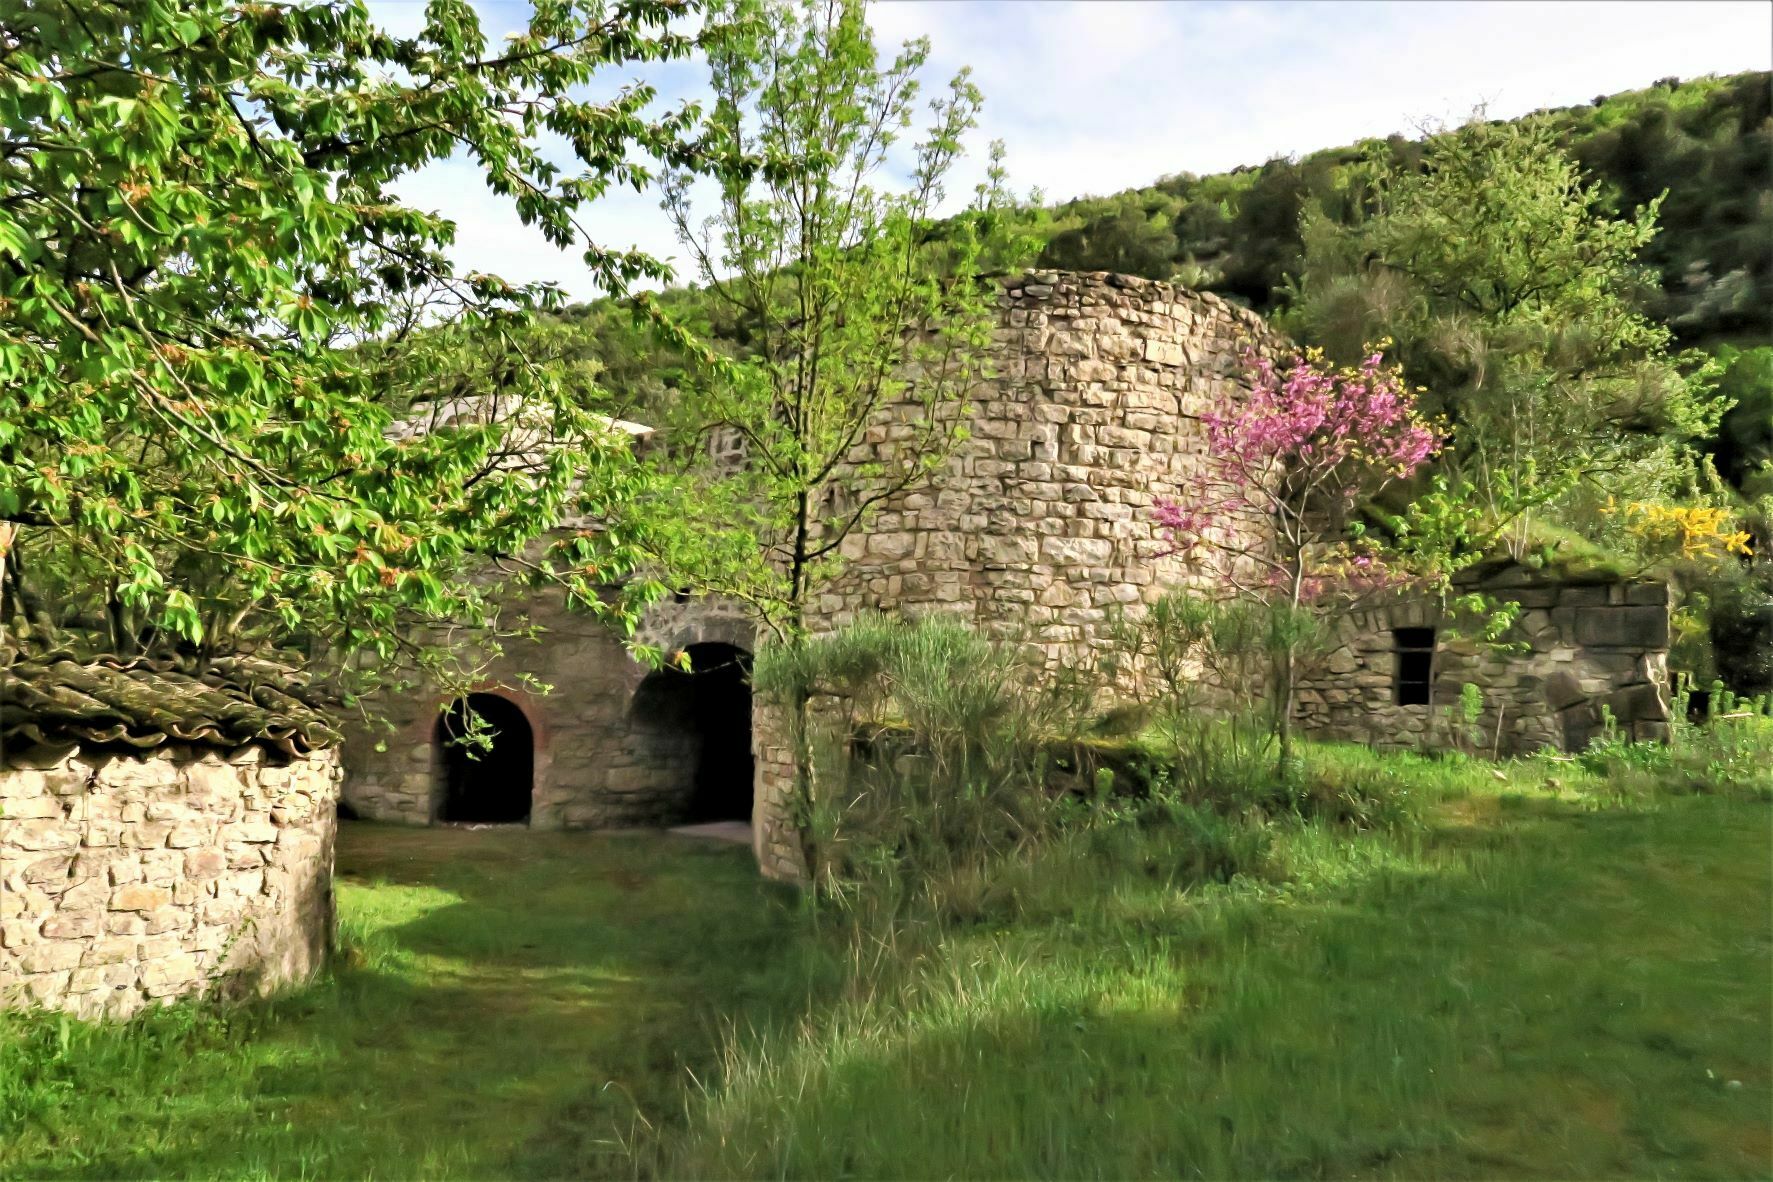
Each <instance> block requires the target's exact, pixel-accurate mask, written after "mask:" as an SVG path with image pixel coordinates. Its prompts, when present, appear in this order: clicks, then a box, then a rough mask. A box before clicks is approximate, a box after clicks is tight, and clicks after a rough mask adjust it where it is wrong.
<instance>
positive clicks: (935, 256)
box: [655, 0, 1031, 865]
mask: <svg viewBox="0 0 1773 1182" xmlns="http://www.w3.org/2000/svg"><path fill="white" fill-rule="evenodd" d="M714 15H715V17H716V19H717V20H718V21H719V22H720V23H721V25H722V27H723V28H724V29H725V34H724V35H723V36H722V37H721V38H719V39H717V40H715V41H713V42H712V43H711V44H710V46H709V51H708V56H709V62H710V68H711V72H712V77H713V90H714V95H715V102H714V106H713V109H712V112H711V115H710V119H709V127H710V138H711V141H712V143H713V145H714V146H715V147H716V149H717V153H718V155H719V157H720V158H722V159H728V160H743V161H746V162H748V164H749V166H748V167H746V168H744V169H743V170H737V171H728V172H726V173H725V174H723V175H722V176H721V177H720V178H718V181H719V183H718V184H717V185H714V186H713V187H712V188H711V189H709V190H708V191H706V192H704V191H703V189H702V188H701V187H699V186H697V185H696V184H694V183H693V180H694V178H693V177H691V176H689V175H686V174H684V173H681V172H680V173H676V174H673V176H672V177H671V182H670V184H669V185H668V187H667V198H666V202H665V208H666V211H667V213H668V214H669V215H670V217H671V220H672V222H673V223H674V224H675V226H676V229H677V233H678V236H679V238H680V240H681V241H682V243H683V245H684V247H685V249H686V250H687V251H688V253H689V256H690V258H691V260H692V261H693V263H694V266H695V270H696V272H697V275H698V278H699V279H700V280H701V281H702V283H703V284H704V285H705V287H706V289H707V291H708V292H709V293H710V295H711V297H712V299H713V300H715V301H717V302H719V303H721V304H724V305H725V306H726V308H727V315H728V316H729V317H730V318H731V319H732V320H733V322H734V323H735V326H736V335H737V336H738V337H739V339H740V344H739V346H738V347H737V348H736V349H735V350H734V355H731V356H728V357H725V358H720V359H710V360H712V361H713V363H712V364H709V365H708V366H707V367H706V368H705V370H704V371H703V372H702V373H700V374H699V375H696V376H695V377H694V378H692V379H691V380H688V381H686V382H685V384H684V387H683V388H682V389H680V391H679V393H678V397H677V398H676V399H675V400H674V403H673V406H672V409H671V414H670V415H669V417H668V419H667V421H666V423H665V427H666V430H667V437H668V438H669V439H670V440H671V442H672V445H673V450H672V451H671V452H669V453H666V452H660V453H656V454H657V455H658V457H659V459H660V461H661V463H662V464H663V465H664V466H665V467H666V468H667V469H668V470H669V471H670V473H671V475H672V476H673V477H674V478H676V479H677V480H678V481H679V482H680V483H679V485H678V487H679V489H680V490H681V492H680V495H678V496H675V497H672V498H670V499H664V498H661V499H660V501H659V502H658V503H659V504H660V505H661V507H662V509H663V510H664V512H663V514H662V516H663V517H664V518H665V519H666V520H665V521H664V522H663V523H661V525H660V527H659V529H658V531H657V533H656V534H655V537H656V538H658V539H659V540H660V541H661V542H663V543H664V544H663V545H662V546H661V553H660V562H661V565H662V566H663V567H665V568H666V569H681V570H683V571H684V572H685V573H684V576H683V581H684V582H685V583H689V584H691V585H694V586H697V587H698V588H700V589H702V590H705V591H709V592H715V593H720V594H725V595H729V596H733V597H736V598H739V599H741V600H743V601H745V602H747V603H748V604H749V605H750V606H751V608H752V609H753V610H754V612H755V614H756V616H757V618H758V620H759V622H760V623H761V624H762V625H763V626H764V627H765V629H766V630H768V632H769V633H770V634H772V635H773V636H774V637H775V639H776V641H777V642H778V643H781V644H786V645H790V646H792V645H796V644H799V643H801V642H802V640H803V639H804V636H805V632H806V620H807V610H808V605H809V603H810V602H812V600H813V597H814V596H815V595H816V594H817V593H818V591H819V589H820V588H821V586H823V585H824V584H825V583H826V582H827V581H828V580H829V579H830V578H831V577H832V576H833V575H834V574H835V573H836V570H837V569H838V563H839V558H840V554H841V551H842V548H843V545H844V542H845V540H846V539H848V538H849V537H850V536H851V535H852V534H853V533H854V532H855V531H856V530H857V529H858V528H859V527H861V526H862V525H863V523H864V522H865V521H866V520H867V519H868V517H869V515H870V513H871V512H872V511H873V510H874V509H875V508H876V507H877V506H879V505H880V504H882V503H883V502H885V501H886V500H888V499H889V498H891V497H893V496H895V495H896V494H898V493H900V492H902V491H904V490H906V489H908V488H910V487H911V486H913V485H914V484H916V483H917V482H919V481H920V480H923V479H925V478H926V477H928V476H929V475H931V474H932V473H934V472H935V471H936V470H937V469H938V468H939V467H940V466H941V464H942V462H943V460H944V459H945V458H946V457H947V456H948V455H949V454H951V450H952V447H953V445H954V444H955V443H956V442H957V441H958V440H960V439H962V438H964V428H963V426H962V423H963V419H964V415H963V413H962V410H963V407H964V404H965V400H966V398H967V396H968V394H969V392H970V391H971V390H972V389H973V387H974V385H975V384H976V383H977V382H978V381H979V380H980V379H981V378H982V377H984V376H985V375H986V374H987V372H988V366H989V354H988V347H989V344H990V339H991V332H992V329H993V326H994V320H995V315H996V303H997V298H998V289H997V287H996V285H995V284H993V283H991V282H990V281H989V280H988V279H986V278H985V277H983V276H982V274H981V272H982V271H985V270H986V269H988V268H991V267H995V266H1002V265H1005V264H1007V263H1009V262H1013V261H1015V259H1016V256H1017V255H1018V254H1019V253H1022V252H1023V251H1024V244H1022V243H1021V242H1020V241H1019V239H1018V235H1020V233H1021V231H1020V230H1017V229H1015V228H1014V225H1015V223H1014V221H1013V220H1012V219H1011V218H1008V217H1005V216H1003V215H1004V213H1005V212H1006V211H1005V209H1004V206H1005V204H1006V198H1005V194H1004V190H1003V184H1002V173H1001V169H1000V168H999V167H998V163H997V151H996V149H995V148H994V149H993V154H992V160H991V163H990V165H989V166H988V168H987V169H986V173H985V176H986V179H985V180H984V181H983V183H981V184H980V185H979V186H978V187H977V189H976V190H975V195H976V200H975V201H974V202H973V203H972V204H971V205H970V207H968V208H965V209H962V210H959V211H955V212H952V213H949V212H947V211H946V210H945V201H946V198H947V195H948V186H949V185H950V184H951V183H952V180H953V175H954V173H955V170H956V169H957V167H958V166H959V165H960V164H961V162H962V160H963V157H964V153H965V148H966V139H967V136H968V134H969V132H971V130H972V129H973V127H974V125H975V122H976V118H977V115H978V112H979V108H980V103H981V101H982V99H981V95H980V93H979V90H978V88H977V87H976V86H974V85H973V83H972V81H971V80H970V78H969V76H968V73H967V72H966V71H965V70H962V71H961V72H960V73H958V74H956V75H955V76H954V77H953V78H952V79H950V80H949V81H948V83H947V84H946V86H945V87H943V88H942V89H940V90H938V91H937V92H936V93H935V95H934V96H933V97H931V98H929V100H928V101H927V103H926V102H925V101H924V96H923V91H922V89H921V86H922V81H923V78H922V76H923V74H924V72H925V66H926V64H927V61H928V57H929V52H930V46H929V43H928V42H927V40H921V39H920V40H916V41H910V42H907V43H906V44H905V45H904V46H902V47H901V48H900V49H899V50H898V52H897V53H896V54H893V55H892V56H890V57H889V56H886V55H883V54H882V53H881V51H880V50H879V49H877V47H876V45H875V40H874V35H873V32H872V30H871V29H870V26H869V23H868V19H867V11H866V6H865V4H864V3H863V2H862V0H794V2H789V0H730V2H729V3H725V4H721V5H719V6H717V7H716V9H715V10H714ZM919 125H921V130H918V131H913V130H912V129H913V128H914V127H917V126H919ZM938 219H940V220H938ZM1030 245H1031V244H1030ZM888 416H891V417H892V420H893V426H892V428H891V429H890V430H885V431H884V432H877V433H875V434H872V435H871V434H870V431H871V429H872V428H878V427H881V426H882V425H883V420H884V419H885V418H887V417H888ZM710 443H713V444H715V445H717V446H715V447H712V448H711V447H710V446H709V445H710ZM721 444H731V445H733V446H732V447H729V448H724V449H723V448H722V447H721V446H718V445H721ZM734 450H736V452H737V462H730V461H732V460H733V459H734V455H733V451H734ZM711 453H714V454H712V455H711ZM673 522H675V523H677V525H676V527H675V528H676V532H675V533H673V532H672V529H673V525H672V523H673ZM783 706H784V709H785V711H786V713H787V714H788V716H789V719H788V723H789V726H790V729H791V731H792V733H793V735H794V736H798V738H796V739H795V741H794V743H793V746H794V747H795V750H796V762H797V770H796V777H795V781H796V783H795V800H794V801H793V802H792V803H791V806H790V812H791V813H792V814H794V815H795V816H796V817H797V819H799V820H800V821H801V823H802V836H803V843H804V841H805V840H806V837H805V835H806V828H805V818H806V817H807V816H808V814H809V808H810V793H811V791H812V786H811V776H812V771H811V763H810V760H811V757H810V754H809V748H808V745H807V742H806V733H807V728H806V721H807V717H806V706H807V702H806V696H805V693H804V692H802V691H800V690H796V691H794V692H792V693H790V694H789V695H788V700H787V701H785V702H784V703H783ZM812 862H813V858H812V857H811V855H810V852H808V863H809V865H810V864H812Z"/></svg>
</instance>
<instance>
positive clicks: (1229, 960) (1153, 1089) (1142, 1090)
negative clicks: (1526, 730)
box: [671, 800, 1773, 1178]
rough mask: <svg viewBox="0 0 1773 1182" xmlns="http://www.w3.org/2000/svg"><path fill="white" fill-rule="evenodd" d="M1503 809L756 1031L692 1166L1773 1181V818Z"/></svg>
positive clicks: (1090, 923)
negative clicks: (838, 1010) (1326, 875)
mask: <svg viewBox="0 0 1773 1182" xmlns="http://www.w3.org/2000/svg"><path fill="white" fill-rule="evenodd" d="M1495 808H1496V806H1495V805H1494V804H1493V803H1492V804H1489V805H1486V806H1485V812H1486V814H1488V815H1485V816H1481V817H1478V818H1467V819H1466V820H1465V821H1461V822H1459V823H1456V824H1454V825H1451V826H1449V827H1447V828H1445V829H1443V830H1441V831H1439V832H1437V833H1436V834H1435V835H1434V836H1433V837H1432V838H1430V839H1429V840H1428V841H1427V842H1426V843H1425V844H1424V847H1423V848H1422V849H1421V850H1420V851H1419V852H1418V854H1417V855H1416V857H1415V858H1414V859H1413V863H1414V864H1412V865H1410V866H1388V867H1384V868H1379V869H1375V870H1372V871H1370V872H1366V873H1362V874H1360V875H1358V876H1356V877H1355V878H1353V879H1352V880H1350V881H1347V882H1345V883H1344V884H1342V885H1339V886H1331V887H1326V888H1324V889H1322V890H1319V891H1315V892H1311V893H1306V894H1301V893H1298V892H1293V893H1281V894H1278V895H1277V894H1276V893H1274V892H1256V891H1251V890H1242V891H1240V890H1239V889H1238V888H1237V887H1235V886H1234V887H1233V888H1231V889H1230V890H1227V891H1224V892H1223V893H1222V894H1220V895H1218V896H1215V895H1214V894H1213V893H1212V892H1207V893H1205V894H1203V895H1201V896H1200V897H1198V898H1196V899H1195V900H1194V901H1193V902H1192V903H1191V904H1190V905H1188V906H1186V907H1182V908H1176V907H1175V906H1174V905H1173V902H1172V900H1170V899H1168V898H1165V897H1163V896H1164V895H1165V894H1166V892H1165V891H1164V890H1163V889H1161V886H1154V887H1152V888H1150V889H1149V890H1148V891H1147V892H1146V893H1145V894H1144V895H1141V894H1140V889H1141V888H1140V887H1139V885H1138V884H1133V885H1132V886H1128V885H1127V884H1125V883H1121V884H1118V889H1117V884H1115V883H1112V882H1106V881H1105V882H1104V883H1103V890H1102V891H1101V892H1100V896H1101V897H1111V896H1112V897H1116V898H1118V900H1119V901H1118V902H1117V904H1116V906H1115V909H1114V911H1113V912H1112V913H1108V912H1104V911H1101V910H1097V911H1096V912H1095V913H1093V914H1092V911H1091V908H1090V907H1089V906H1088V905H1084V906H1080V907H1079V908H1078V909H1077V911H1076V912H1074V913H1072V914H1069V915H1064V916H1055V917H1054V918H1053V919H1052V920H1051V921H1050V922H1048V923H1046V924H1044V925H1040V926H1037V927H1035V926H1029V925H1026V924H1022V925H1018V926H1017V927H1016V928H1014V929H1009V930H1003V931H998V932H995V933H983V932H981V933H976V934H975V935H973V936H968V937H962V938H960V939H958V940H954V941H952V942H951V945H950V946H949V947H948V948H947V949H946V950H945V951H944V953H943V955H942V957H941V960H940V962H939V963H938V964H936V965H934V966H932V968H931V970H930V972H929V973H928V974H927V975H926V976H924V977H921V978H919V979H918V980H917V981H916V982H915V984H914V985H913V986H912V987H910V988H908V989H905V990H902V991H899V992H897V993H895V994H894V995H893V996H892V997H891V998H890V1000H888V1001H887V1002H885V1003H883V1004H879V1005H876V1006H874V1007H870V1008H866V1009H860V1010H852V1011H850V1012H847V1013H844V1014H842V1015H840V1016H839V1019H838V1020H834V1021H831V1022H828V1023H826V1025H825V1026H824V1027H823V1028H822V1029H821V1032H820V1034H819V1035H818V1036H817V1037H816V1039H815V1041H812V1042H808V1041H806V1040H798V1041H785V1040H776V1041H773V1042H771V1041H768V1040H764V1041H761V1042H760V1043H758V1044H754V1046H753V1048H752V1055H751V1057H750V1068H751V1069H750V1070H741V1071H738V1072H736V1073H735V1075H734V1077H733V1079H732V1081H731V1086H730V1087H729V1090H728V1091H726V1092H725V1093H724V1094H721V1095H718V1096H716V1097H714V1098H713V1099H712V1100H711V1102H710V1103H709V1104H708V1105H707V1106H706V1107H705V1108H703V1109H702V1110H700V1111H699V1112H698V1113H697V1114H696V1117H695V1119H694V1120H693V1121H692V1123H691V1125H690V1126H689V1128H688V1131H687V1133H686V1135H685V1136H684V1137H683V1138H682V1139H681V1140H680V1141H679V1142H678V1144H677V1146H676V1152H675V1154H674V1157H673V1160H672V1162H671V1169H672V1172H673V1173H677V1174H681V1175H685V1176H704V1177H708V1176H746V1177H757V1176H772V1177H818V1178H828V1177H943V1176H947V1177H980V1178H996V1177H1084V1176H1092V1177H1149V1176H1165V1177H1171V1176H1204V1177H1333V1176H1349V1175H1353V1176H1377V1177H1408V1178H1421V1177H1474V1176H1477V1177H1500V1176H1514V1177H1552V1176H1555V1177H1632V1178H1636V1177H1650V1176H1657V1177H1668V1176H1687V1177H1731V1178H1735V1177H1752V1176H1764V1175H1765V1173H1766V1171H1767V1167H1768V1162H1769V1160H1770V1155H1773V1130H1770V1127H1769V1125H1770V1121H1769V1116H1768V1113H1769V1111H1770V1109H1773V1087H1770V1080H1769V1050H1768V1048H1769V1046H1770V1044H1773V1029H1770V1022H1769V1018H1770V1014H1769V1011H1770V1009H1773V994H1770V990H1773V986H1770V985H1769V982H1770V981H1773V940H1770V938H1769V931H1768V927H1767V915H1768V908H1769V905H1770V903H1773V882H1770V881H1769V854H1770V853H1773V848H1770V847H1773V842H1770V840H1769V838H1770V832H1769V822H1770V820H1773V811H1770V810H1768V809H1767V808H1766V807H1764V806H1757V805H1744V804H1736V803H1731V802H1725V801H1716V800H1699V801H1680V802H1675V803H1672V804H1670V805H1668V806H1666V807H1663V808H1659V809H1657V810H1655V811H1651V812H1641V813H1628V812H1612V813H1592V812H1590V813H1584V812H1578V811H1575V810H1573V809H1571V808H1568V807H1563V806H1556V805H1545V804H1535V803H1522V804H1519V805H1516V806H1513V807H1505V808H1504V809H1503V810H1501V811H1499V812H1493V813H1492V812H1490V810H1493V809H1495ZM1141 899H1143V901H1144V903H1145V905H1146V908H1147V911H1146V913H1145V914H1143V915H1140V914H1139V905H1140V900H1141ZM1154 916H1156V917H1160V918H1158V919H1154ZM1129 932H1136V935H1135V936H1131V937H1130V936H1129V934H1128V933H1129ZM1732 1081H1734V1083H1732Z"/></svg>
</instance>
